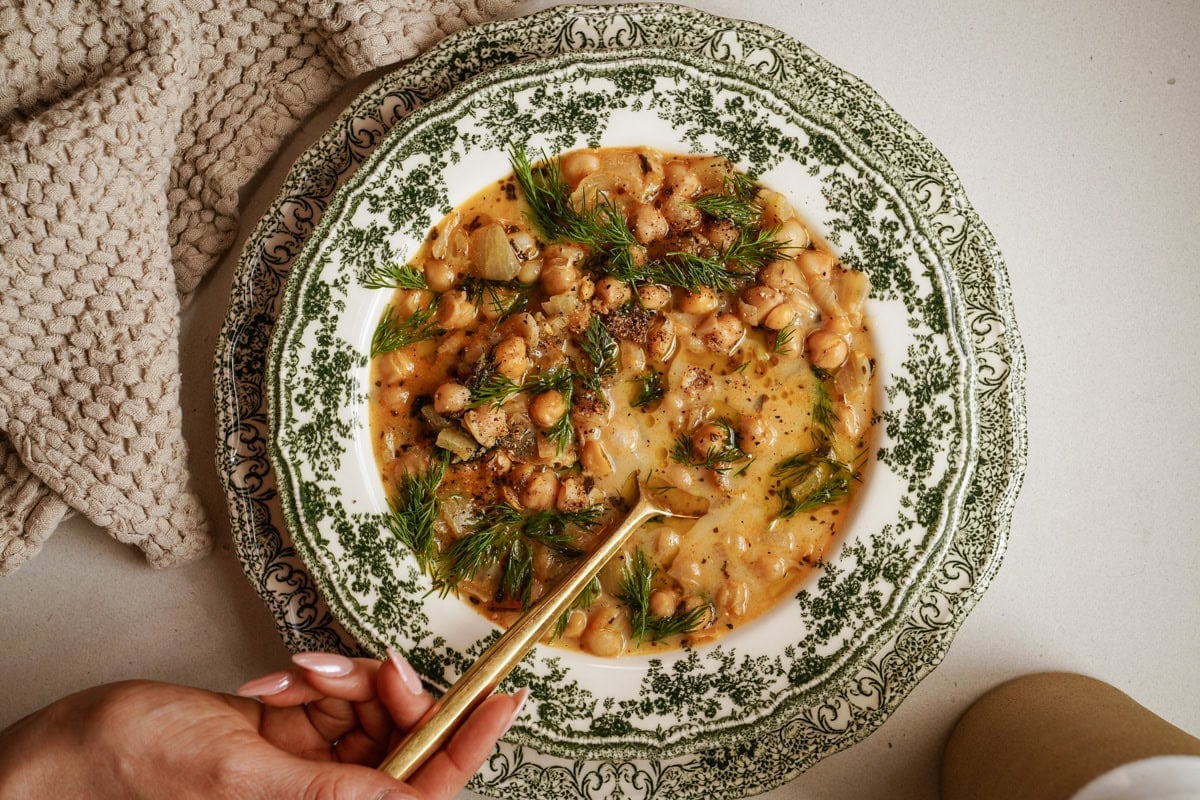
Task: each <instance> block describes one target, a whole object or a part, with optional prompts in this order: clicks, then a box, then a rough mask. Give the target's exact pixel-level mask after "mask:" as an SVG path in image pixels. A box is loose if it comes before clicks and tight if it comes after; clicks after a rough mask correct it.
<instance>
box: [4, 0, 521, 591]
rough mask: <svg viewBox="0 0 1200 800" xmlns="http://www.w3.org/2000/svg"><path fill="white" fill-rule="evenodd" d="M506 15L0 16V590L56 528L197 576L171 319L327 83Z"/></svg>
mask: <svg viewBox="0 0 1200 800" xmlns="http://www.w3.org/2000/svg"><path fill="white" fill-rule="evenodd" d="M515 2H517V0H360V1H359V2H354V0H140V2H135V1H134V0H127V1H122V0H91V1H90V2H89V0H15V2H14V3H3V4H0V5H2V7H0V430H2V431H3V433H0V575H3V574H7V573H9V572H11V571H12V570H14V569H16V568H17V566H19V565H20V564H21V563H22V562H24V561H25V560H26V559H28V558H29V557H30V556H32V555H33V554H34V553H36V552H37V551H38V550H39V549H40V548H41V546H42V543H43V542H44V541H45V540H46V538H47V537H48V536H49V535H50V534H51V533H52V532H53V531H54V529H55V527H56V526H57V525H58V524H59V522H61V521H62V519H63V518H64V516H65V515H67V514H69V513H71V512H72V511H78V512H80V513H82V514H85V515H86V516H87V517H88V518H89V519H91V520H92V521H93V522H95V523H96V524H97V525H99V526H101V527H103V528H105V529H107V530H108V531H109V532H110V533H111V534H112V535H113V536H114V537H116V538H117V539H119V540H120V541H122V542H127V543H130V544H134V545H136V546H138V547H139V548H141V549H142V550H143V551H144V552H145V554H146V557H147V559H148V560H149V561H150V563H151V564H153V565H154V566H159V567H161V566H167V565H171V564H176V563H179V562H182V561H186V560H188V559H192V558H196V557H197V556H200V555H202V554H204V553H205V552H207V550H208V548H209V546H210V535H209V531H208V524H207V522H206V520H205V518H204V514H203V512H202V511H201V509H200V505H199V503H198V501H197V499H196V497H195V496H194V495H193V494H192V492H191V491H190V490H189V488H188V467H187V459H186V449H185V444H184V440H183V434H182V430H181V425H180V417H181V411H180V404H179V366H178V360H179V358H178V355H179V348H178V337H179V322H178V313H179V310H180V308H181V306H182V305H184V304H186V303H187V302H188V300H189V298H190V296H191V294H192V292H194V291H195V289H196V287H197V284H198V283H199V282H200V280H201V278H202V277H203V276H204V275H205V273H206V272H207V271H208V270H209V269H210V268H211V267H212V266H213V265H214V264H215V263H216V262H217V260H218V259H219V258H220V256H221V255H222V254H223V253H224V252H225V251H226V250H227V249H228V248H229V247H230V245H231V244H232V242H233V238H234V236H235V234H236V232H237V211H238V189H239V188H240V187H241V186H242V184H243V183H245V182H246V181H247V180H248V179H249V178H250V177H251V176H252V175H253V174H254V173H255V172H256V171H257V170H258V169H259V168H260V167H262V166H263V164H264V163H265V162H266V161H267V159H268V158H269V157H270V156H271V154H272V153H273V152H275V150H276V149H277V148H278V147H279V146H280V144H281V142H282V140H283V139H284V137H286V136H287V135H288V134H290V133H292V132H293V131H294V130H295V129H296V127H298V125H299V124H300V122H301V120H302V119H303V118H304V116H305V115H306V114H307V113H309V112H310V111H311V110H312V109H313V108H314V106H316V105H317V104H319V103H320V102H322V101H323V100H325V99H327V98H328V97H330V96H331V95H332V94H333V93H334V92H335V91H336V90H337V89H338V88H339V87H340V86H341V85H342V84H343V83H344V82H345V81H346V80H347V79H348V78H350V77H352V76H354V75H357V74H359V73H361V72H364V71H366V70H369V69H372V68H374V67H378V66H382V65H385V64H388V63H392V62H395V61H399V60H402V59H406V58H410V57H412V56H414V55H415V54H417V53H418V52H419V51H420V50H421V49H422V48H424V47H426V46H428V45H429V44H431V43H433V42H434V41H436V40H437V39H439V38H441V37H442V36H444V35H445V34H447V33H450V32H451V31H454V30H457V29H459V28H462V27H464V26H466V25H468V24H471V23H475V22H479V21H481V20H483V19H485V18H487V17H490V16H493V15H496V14H498V13H500V12H502V11H504V10H506V9H508V8H509V7H510V6H511V5H513V4H514V3H515Z"/></svg>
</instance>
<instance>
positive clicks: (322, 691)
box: [237, 653, 380, 707]
mask: <svg viewBox="0 0 1200 800" xmlns="http://www.w3.org/2000/svg"><path fill="white" fill-rule="evenodd" d="M292 662H293V663H294V664H295V665H296V667H294V668H292V669H287V670H281V671H279V672H272V673H270V674H269V675H264V676H262V677H261V678H256V679H254V680H252V681H250V682H248V683H246V684H243V685H242V686H241V687H240V688H239V689H238V690H237V694H239V695H241V696H242V697H257V698H258V699H259V700H261V701H262V702H263V703H264V704H265V705H269V706H276V707H282V706H298V705H301V704H303V703H312V702H315V701H317V700H321V699H322V698H325V697H334V698H337V699H339V700H349V701H358V702H363V701H366V700H371V699H373V698H374V697H375V676H376V675H377V673H378V672H379V667H380V662H378V661H376V660H374V659H372V658H346V657H345V656H340V655H337V654H335V653H297V654H296V655H294V656H292Z"/></svg>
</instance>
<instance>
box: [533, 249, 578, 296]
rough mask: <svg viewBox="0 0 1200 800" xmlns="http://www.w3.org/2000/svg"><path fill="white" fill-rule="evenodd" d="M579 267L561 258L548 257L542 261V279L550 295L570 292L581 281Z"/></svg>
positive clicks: (543, 286)
mask: <svg viewBox="0 0 1200 800" xmlns="http://www.w3.org/2000/svg"><path fill="white" fill-rule="evenodd" d="M579 278H580V275H579V269H578V268H576V267H575V265H574V264H572V263H571V262H569V261H565V260H563V259H561V258H548V259H546V260H544V261H543V262H542V273H541V276H540V278H539V279H540V280H541V282H542V288H543V289H545V290H546V294H548V295H551V296H553V295H556V294H563V293H564V292H569V291H571V290H572V289H574V288H575V287H576V285H578V283H579Z"/></svg>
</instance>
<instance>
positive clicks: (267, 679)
mask: <svg viewBox="0 0 1200 800" xmlns="http://www.w3.org/2000/svg"><path fill="white" fill-rule="evenodd" d="M291 685H292V673H290V672H272V673H271V674H269V675H263V676H262V677H261V678H255V679H254V680H252V681H246V682H245V683H243V684H242V685H241V686H239V687H238V690H237V694H238V695H239V696H240V697H266V696H268V695H272V694H279V693H280V692H282V691H283V690H284V689H286V688H288V687H289V686H291Z"/></svg>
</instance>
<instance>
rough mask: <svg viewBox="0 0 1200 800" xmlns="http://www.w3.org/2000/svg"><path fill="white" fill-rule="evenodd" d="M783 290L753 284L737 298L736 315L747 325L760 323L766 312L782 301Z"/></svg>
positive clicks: (769, 311)
mask: <svg viewBox="0 0 1200 800" xmlns="http://www.w3.org/2000/svg"><path fill="white" fill-rule="evenodd" d="M783 299H784V298H783V292H781V291H779V290H778V289H773V288H771V287H770V286H762V285H759V284H755V285H754V286H750V287H748V288H747V289H746V290H745V291H744V292H742V296H741V297H740V298H738V316H739V317H740V318H741V320H742V322H744V323H746V324H747V325H751V326H754V325H761V324H762V321H763V320H764V319H766V317H767V314H769V313H771V310H772V309H774V308H775V307H776V306H777V305H779V304H780V303H782V302H783Z"/></svg>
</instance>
